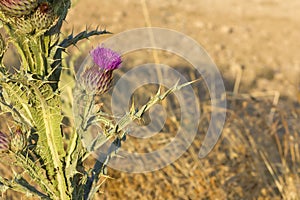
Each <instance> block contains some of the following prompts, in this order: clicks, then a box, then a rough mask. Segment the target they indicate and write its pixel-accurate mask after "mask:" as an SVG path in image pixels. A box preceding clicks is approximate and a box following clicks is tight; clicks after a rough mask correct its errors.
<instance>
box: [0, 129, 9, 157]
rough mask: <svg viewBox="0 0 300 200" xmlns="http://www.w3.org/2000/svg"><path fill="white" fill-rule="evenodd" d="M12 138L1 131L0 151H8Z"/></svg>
mask: <svg viewBox="0 0 300 200" xmlns="http://www.w3.org/2000/svg"><path fill="white" fill-rule="evenodd" d="M9 145H10V140H9V138H8V136H7V135H6V134H4V133H2V132H1V131H0V152H4V151H8V150H9Z"/></svg>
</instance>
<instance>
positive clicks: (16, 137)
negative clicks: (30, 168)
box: [10, 127, 26, 152]
mask: <svg viewBox="0 0 300 200" xmlns="http://www.w3.org/2000/svg"><path fill="white" fill-rule="evenodd" d="M25 146H26V139H25V137H24V134H23V132H22V130H21V128H20V127H18V128H17V129H16V130H15V131H14V132H13V133H12V139H11V143H10V148H11V150H12V151H14V152H19V151H22V150H23V149H24V148H25Z"/></svg>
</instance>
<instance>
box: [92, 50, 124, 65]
mask: <svg viewBox="0 0 300 200" xmlns="http://www.w3.org/2000/svg"><path fill="white" fill-rule="evenodd" d="M90 54H91V56H92V59H93V61H94V63H95V64H97V65H98V66H99V67H100V68H101V69H103V70H115V69H118V68H120V66H121V63H122V60H121V56H120V54H118V53H117V52H115V51H113V50H111V49H108V48H104V47H101V46H99V47H97V48H95V49H93V50H92V51H91V53H90Z"/></svg>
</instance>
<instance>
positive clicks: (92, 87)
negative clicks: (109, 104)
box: [81, 47, 122, 95]
mask: <svg viewBox="0 0 300 200" xmlns="http://www.w3.org/2000/svg"><path fill="white" fill-rule="evenodd" d="M90 55H91V57H92V60H93V63H94V65H93V66H92V67H90V68H88V69H86V70H85V71H84V72H83V74H82V76H81V80H82V84H83V86H84V88H85V90H86V92H87V93H89V94H98V95H100V94H103V93H105V92H106V91H107V90H108V89H109V88H110V86H111V82H112V72H113V70H115V69H118V68H120V66H121V63H122V60H121V56H120V54H118V53H117V52H115V51H113V50H111V49H108V48H104V47H97V48H95V49H94V50H92V51H91V53H90Z"/></svg>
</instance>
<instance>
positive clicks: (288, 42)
mask: <svg viewBox="0 0 300 200" xmlns="http://www.w3.org/2000/svg"><path fill="white" fill-rule="evenodd" d="M299 10H300V1H299V0H289V1H279V0H249V1H238V0H226V1H218V0H185V1H183V0H168V1H159V0H151V1H146V0H135V1H134V0H132V1H129V0H122V1H121V0H110V1H99V0H84V1H83V0H78V1H76V2H75V3H74V5H73V8H72V9H71V10H70V12H69V16H68V17H67V19H66V22H65V24H64V28H63V34H65V35H66V36H67V35H68V34H70V33H72V32H74V34H76V33H78V32H80V31H82V30H85V29H86V28H88V29H93V28H96V27H97V26H98V27H99V28H102V29H104V28H105V29H106V30H108V31H110V32H112V33H120V32H123V31H126V30H130V29H133V28H141V27H148V26H154V27H162V28H168V29H173V30H176V31H179V32H181V33H184V34H185V35H187V36H189V37H192V38H193V39H195V40H196V41H197V42H198V43H199V44H200V45H201V46H202V47H203V48H204V49H205V50H206V51H207V53H208V54H209V55H210V57H211V58H212V60H213V61H214V62H215V63H216V65H217V66H218V68H219V70H220V71H221V74H222V76H223V79H224V82H225V87H226V92H227V102H228V110H227V119H226V123H225V126H224V129H223V133H222V136H221V139H220V140H219V142H218V143H217V145H216V147H215V148H214V150H213V151H212V152H211V153H210V154H209V155H208V156H207V157H206V158H204V159H199V158H198V155H197V154H198V152H199V148H200V146H201V142H202V141H203V137H204V135H205V132H206V130H207V127H208V124H209V122H210V107H209V105H210V103H209V101H207V100H206V99H207V94H206V93H205V88H204V89H203V90H204V91H201V90H202V88H200V87H205V86H203V83H202V84H201V83H199V84H198V85H197V84H196V85H194V89H195V90H197V91H198V92H199V93H200V94H202V95H201V96H202V97H203V100H201V111H202V118H201V122H200V124H199V130H198V134H197V136H196V138H195V140H194V142H193V144H192V145H191V146H190V148H189V149H188V150H187V151H186V152H185V153H184V154H183V156H181V157H180V158H179V159H178V160H177V161H176V162H174V163H172V164H171V165H169V166H167V167H165V168H163V169H161V170H159V171H154V172H149V173H144V174H130V173H125V172H119V171H117V170H113V169H108V174H109V175H110V176H111V177H112V179H108V180H107V181H106V182H105V183H104V184H103V187H101V192H102V194H99V195H98V198H97V199H300V193H299V191H300V149H299V148H300V147H299V145H300V140H299V136H300V135H299V134H300V123H299V122H300V120H299V117H300V78H299V76H300V57H299V49H300V39H299V38H300V14H299ZM108 37H111V35H106V36H99V37H94V38H93V39H90V40H88V41H86V42H81V43H79V44H78V45H77V46H76V47H73V48H72V49H71V50H70V52H68V54H69V57H67V59H69V60H72V59H71V57H72V55H73V56H74V55H77V57H76V59H75V58H74V59H73V61H74V62H75V66H79V65H80V63H81V62H82V60H83V59H84V58H85V56H86V55H87V53H88V52H89V51H90V50H91V49H92V48H93V47H96V46H97V45H99V44H100V43H101V42H102V41H103V40H105V39H106V38H108ZM136 42H139V41H136ZM157 54H158V60H159V61H160V62H161V63H162V64H167V65H169V66H173V67H174V68H177V69H178V70H181V71H183V73H185V74H186V75H187V76H189V77H190V79H191V80H192V79H193V78H194V77H193V76H195V73H196V72H194V71H193V70H192V68H191V67H189V65H188V63H186V62H185V61H184V60H182V59H180V58H177V57H174V56H173V57H172V55H168V54H166V53H159V52H158V53H157ZM153 55H155V54H154V53H153V51H146V52H136V53H132V54H131V55H127V56H125V57H124V66H125V67H124V70H126V69H127V68H130V67H134V66H136V65H139V64H144V63H148V62H155V61H157V58H155V56H153ZM6 62H14V60H12V57H8V58H6ZM123 73H124V72H123ZM121 74H122V72H120V74H119V75H121ZM116 75H117V76H118V74H116ZM149 91H150V90H148V93H147V95H150V96H151V94H149ZM143 92H145V91H143V90H141V91H140V93H139V94H140V95H141V96H142V95H143V94H144V93H143ZM201 92H202V93H201ZM152 94H155V90H153V93H152ZM170 98H174V97H170ZM169 100H172V99H169ZM167 101H168V99H167ZM199 101H200V100H199ZM177 128H178V127H177V124H176V123H175V121H174V120H172V118H170V119H167V121H166V124H165V127H164V128H163V130H162V131H163V132H165V133H173V132H174V131H176V130H177ZM165 137H169V136H165ZM151 145H152V148H155V145H156V144H155V142H153V143H151ZM153 146H154V147H153ZM124 148H128V149H131V150H133V151H134V150H135V149H138V150H143V147H141V146H139V143H138V141H136V140H134V138H130V137H129V138H127V141H126V142H125V143H124ZM146 150H149V149H146ZM146 150H145V151H146ZM10 198H11V199H13V196H10V194H7V195H6V199H10Z"/></svg>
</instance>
